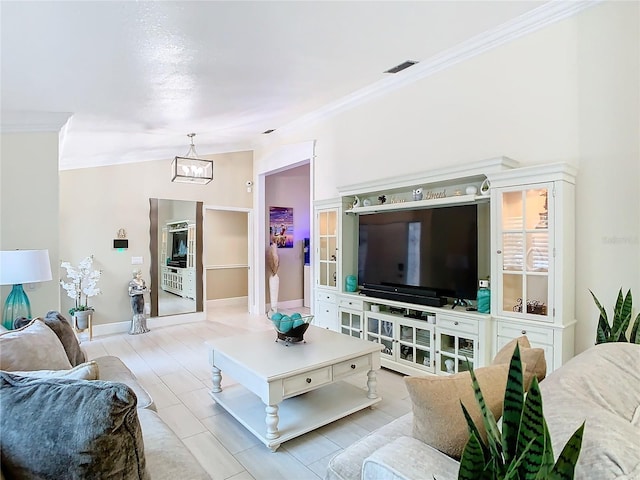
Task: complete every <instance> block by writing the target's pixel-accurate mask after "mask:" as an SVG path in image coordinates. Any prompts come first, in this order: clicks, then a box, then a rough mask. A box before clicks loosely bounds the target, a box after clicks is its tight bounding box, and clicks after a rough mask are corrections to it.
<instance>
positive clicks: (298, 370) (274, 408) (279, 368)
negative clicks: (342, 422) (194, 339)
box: [207, 326, 382, 452]
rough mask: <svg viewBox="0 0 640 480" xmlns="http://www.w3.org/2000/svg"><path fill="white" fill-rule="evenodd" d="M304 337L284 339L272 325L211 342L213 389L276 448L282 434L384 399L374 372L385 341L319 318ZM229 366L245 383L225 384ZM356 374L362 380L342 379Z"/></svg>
mask: <svg viewBox="0 0 640 480" xmlns="http://www.w3.org/2000/svg"><path fill="white" fill-rule="evenodd" d="M304 338H305V342H306V343H294V344H290V345H289V346H285V344H284V343H283V342H282V341H278V342H276V341H275V339H276V332H275V331H273V330H272V331H264V332H254V333H248V334H243V335H238V336H234V337H226V338H219V339H216V340H211V341H209V342H207V343H208V345H209V347H210V356H209V360H210V363H211V366H212V372H213V376H212V377H213V389H212V392H211V395H212V397H213V398H214V399H215V401H216V402H217V403H218V404H219V405H220V406H221V407H223V408H224V409H225V410H227V411H228V412H229V413H230V414H231V415H233V416H234V417H235V418H236V419H237V420H238V421H239V422H240V423H241V424H242V425H244V426H245V427H246V428H247V429H248V430H249V431H251V432H252V433H253V434H254V435H255V436H256V437H258V438H259V439H260V440H261V441H262V443H264V444H265V445H266V446H267V447H269V448H270V449H271V450H272V451H274V452H275V451H276V449H277V448H278V447H279V446H280V444H281V443H282V442H286V441H287V440H291V439H292V438H295V437H298V436H300V435H302V434H304V433H307V432H310V431H311V430H314V429H316V428H319V427H321V426H323V425H326V424H328V423H331V422H334V421H336V420H338V419H339V418H342V417H345V416H347V415H350V414H352V413H354V412H357V411H358V410H362V409H363V408H366V407H370V406H371V405H374V404H375V403H378V402H379V401H380V400H381V398H380V397H379V396H378V395H377V393H376V372H375V371H376V370H378V369H380V349H381V347H382V346H381V345H380V344H376V343H372V342H368V341H366V340H361V339H358V338H353V337H349V336H347V335H343V334H341V333H336V332H333V331H331V330H326V329H324V328H319V327H315V326H310V327H309V329H308V330H307V331H306V333H305V336H304ZM222 372H224V373H225V375H227V374H228V375H229V376H231V377H232V378H233V379H235V380H236V381H237V382H238V384H233V385H230V386H228V387H224V388H223V385H222ZM356 374H362V377H363V382H362V387H360V388H359V387H356V386H354V385H352V384H351V383H348V382H344V381H342V380H343V379H344V378H346V377H349V376H351V375H356ZM365 374H366V377H365ZM365 378H366V381H365ZM365 386H366V389H365V388H364V387H365ZM302 394H304V395H302Z"/></svg>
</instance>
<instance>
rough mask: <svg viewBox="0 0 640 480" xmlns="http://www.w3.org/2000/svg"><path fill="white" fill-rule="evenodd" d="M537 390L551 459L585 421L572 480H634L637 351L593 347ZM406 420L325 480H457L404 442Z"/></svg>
mask: <svg viewBox="0 0 640 480" xmlns="http://www.w3.org/2000/svg"><path fill="white" fill-rule="evenodd" d="M540 389H541V391H542V401H543V409H544V413H545V418H546V420H547V423H548V425H549V430H550V434H551V439H552V442H553V449H554V454H555V455H556V457H557V456H558V455H559V454H560V451H561V450H562V447H563V446H564V444H565V443H566V441H567V440H568V439H569V437H570V436H571V435H572V434H573V432H574V431H575V430H576V429H577V428H578V427H579V426H580V424H581V423H582V422H583V421H586V425H585V431H584V437H583V442H582V449H581V451H580V457H579V459H578V464H577V465H576V472H575V478H576V479H593V480H607V479H618V480H632V479H635V480H637V479H640V345H634V344H629V343H607V344H601V345H596V346H594V347H592V348H590V349H589V350H587V351H585V352H583V353H581V354H580V355H577V356H576V357H574V358H573V359H571V360H570V361H569V362H567V363H566V364H565V365H563V366H562V367H561V368H559V369H558V370H556V371H554V372H553V373H551V374H550V375H549V376H547V378H545V379H544V380H543V381H542V382H541V383H540ZM412 416H413V414H412V413H408V414H406V415H404V416H403V417H400V418H398V419H397V420H395V421H393V422H391V423H389V424H388V425H385V426H383V427H381V428H380V429H378V430H376V431H375V432H373V433H371V434H370V435H368V436H367V437H365V438H363V439H361V440H359V441H358V442H356V443H354V444H353V445H351V446H350V447H348V448H347V449H345V450H344V451H343V452H341V453H339V454H338V455H336V456H335V457H334V458H333V459H332V460H331V461H330V462H329V465H328V468H327V472H326V475H325V479H326V480H356V479H360V478H363V479H366V480H400V479H406V480H423V479H431V478H434V477H435V478H437V479H438V480H454V479H456V478H457V475H458V468H459V463H458V462H457V461H456V460H454V459H453V458H451V457H448V456H447V455H445V454H444V453H441V452H440V451H438V450H436V449H434V448H432V447H430V446H429V445H427V444H425V443H423V442H421V441H420V440H417V439H415V438H413V437H412V436H411V431H412Z"/></svg>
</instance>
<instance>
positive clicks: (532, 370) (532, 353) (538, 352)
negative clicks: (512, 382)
mask: <svg viewBox="0 0 640 480" xmlns="http://www.w3.org/2000/svg"><path fill="white" fill-rule="evenodd" d="M516 343H517V344H518V345H520V360H522V364H523V365H524V367H525V369H524V379H523V380H524V388H525V390H529V386H530V385H531V380H533V377H534V376H535V377H537V378H538V382H541V381H542V380H543V379H544V377H546V376H547V361H546V359H545V358H544V349H542V348H531V344H530V343H529V339H528V338H527V337H526V335H522V336H521V337H518V338H514V339H513V340H511V341H510V342H509V343H507V344H506V345H505V346H504V347H502V348H501V349H500V350H499V351H498V353H497V354H496V356H495V358H494V359H493V362H491V364H492V365H501V364H507V365H509V363H510V362H511V357H512V356H513V351H514V350H515V349H516Z"/></svg>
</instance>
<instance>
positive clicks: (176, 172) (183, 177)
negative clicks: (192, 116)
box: [171, 133, 213, 185]
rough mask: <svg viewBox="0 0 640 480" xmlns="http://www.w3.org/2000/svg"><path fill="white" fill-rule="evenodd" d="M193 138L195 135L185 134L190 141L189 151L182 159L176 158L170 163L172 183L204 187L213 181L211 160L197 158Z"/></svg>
mask: <svg viewBox="0 0 640 480" xmlns="http://www.w3.org/2000/svg"><path fill="white" fill-rule="evenodd" d="M195 136H196V134H195V133H188V134H187V137H189V138H190V139H191V146H190V147H189V151H188V152H187V154H186V155H185V156H184V157H176V158H175V159H174V160H173V162H171V171H172V173H173V178H172V179H171V181H172V182H180V183H199V184H201V185H206V184H207V183H209V182H210V181H211V180H213V160H203V159H200V158H198V154H197V152H196V146H195V145H194V144H193V137H195Z"/></svg>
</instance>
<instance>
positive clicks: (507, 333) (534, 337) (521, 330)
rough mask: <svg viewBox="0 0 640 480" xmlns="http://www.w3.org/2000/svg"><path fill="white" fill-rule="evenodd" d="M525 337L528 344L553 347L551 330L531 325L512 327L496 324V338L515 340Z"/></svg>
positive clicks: (509, 324)
mask: <svg viewBox="0 0 640 480" xmlns="http://www.w3.org/2000/svg"><path fill="white" fill-rule="evenodd" d="M522 335H526V336H527V338H528V339H529V343H531V345H532V346H533V345H534V344H544V345H553V330H552V329H550V328H541V327H536V326H531V325H514V324H512V323H503V322H498V336H499V337H507V338H511V339H513V338H517V337H520V336H522Z"/></svg>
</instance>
